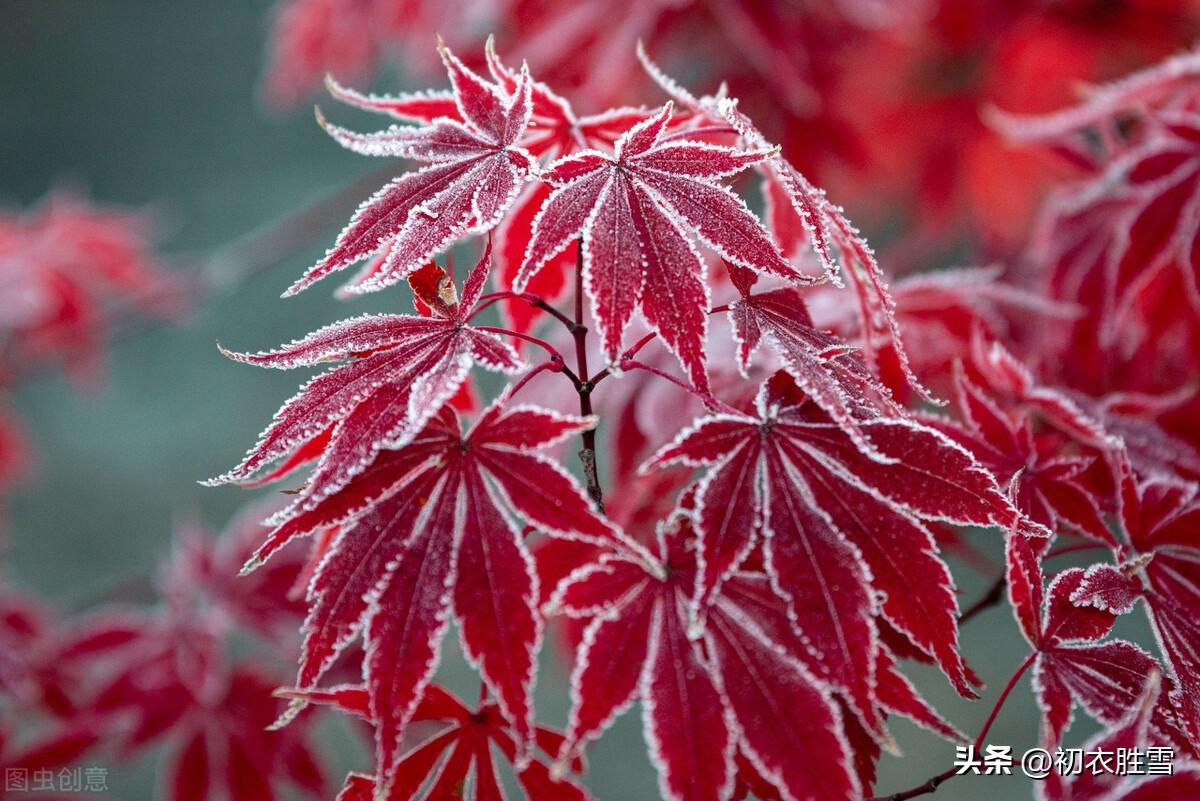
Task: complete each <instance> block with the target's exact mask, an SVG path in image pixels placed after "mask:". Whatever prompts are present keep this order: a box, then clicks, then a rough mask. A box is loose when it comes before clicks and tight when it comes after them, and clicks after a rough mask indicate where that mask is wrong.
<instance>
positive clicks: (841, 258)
mask: <svg viewBox="0 0 1200 801" xmlns="http://www.w3.org/2000/svg"><path fill="white" fill-rule="evenodd" d="M638 57H639V58H640V59H641V61H642V65H643V66H644V67H645V68H646V70H647V71H648V72H649V74H650V76H651V77H652V78H653V79H654V80H655V82H656V83H657V84H658V85H659V87H660V88H662V89H663V91H665V92H666V93H667V94H668V95H670V96H671V97H673V98H674V99H675V100H676V101H678V102H679V103H680V104H681V105H683V106H684V107H686V108H688V109H690V110H691V111H692V112H693V113H695V114H696V115H697V116H698V117H700V118H702V119H707V120H710V121H712V122H713V123H714V124H718V125H724V126H728V127H731V128H732V129H733V130H734V131H735V132H736V133H737V134H738V136H739V138H740V140H741V141H742V142H743V143H744V145H745V146H746V147H749V148H752V149H754V150H759V151H763V152H764V154H765V157H764V158H763V159H761V160H760V162H759V163H758V164H757V165H756V169H757V170H758V171H759V172H760V173H761V174H762V175H763V178H764V188H765V189H764V191H765V193H766V198H767V210H766V217H767V219H768V221H770V222H771V228H772V230H773V232H774V234H775V236H776V237H777V239H778V240H779V241H781V242H785V243H788V244H789V251H790V250H793V249H794V248H793V247H791V246H792V245H794V244H795V243H798V242H800V241H804V240H807V241H808V242H809V244H810V246H811V248H812V251H813V253H814V254H815V255H816V257H817V261H818V262H819V264H820V265H821V268H822V270H823V272H824V274H825V277H826V278H827V279H828V280H829V281H830V282H832V283H833V284H834V285H836V286H842V280H841V278H842V276H843V275H844V276H845V277H846V278H848V279H849V281H850V283H851V286H852V287H853V289H854V292H855V297H856V300H857V305H858V312H859V314H858V316H859V332H858V333H859V336H860V338H861V340H862V342H861V346H862V349H863V353H864V356H865V360H866V362H867V365H868V366H869V367H871V368H872V369H873V370H874V371H875V372H876V373H878V359H879V354H880V353H881V352H882V351H883V350H884V349H885V348H886V350H887V352H888V353H889V354H890V355H891V356H892V357H893V358H894V359H895V362H896V366H897V367H898V369H899V371H900V374H901V377H902V378H903V380H904V382H905V383H906V384H907V386H908V387H909V388H911V389H912V390H914V391H915V392H916V393H917V394H918V395H920V396H921V397H922V398H924V399H926V400H928V401H930V402H933V403H936V402H937V401H936V400H935V399H934V398H933V397H932V396H931V395H930V394H929V392H928V390H926V389H925V387H924V386H923V385H922V384H921V382H920V381H919V380H918V379H917V377H916V375H915V374H914V373H913V371H912V368H911V367H910V365H909V361H908V354H907V351H906V350H905V348H904V344H903V342H902V341H901V339H900V327H899V324H898V323H897V321H896V303H895V300H894V299H893V298H892V296H891V295H890V294H889V292H888V289H887V282H886V280H885V278H884V275H883V271H882V270H881V269H880V267H879V263H878V262H877V261H876V259H875V254H874V251H872V250H871V247H870V245H868V244H867V242H866V240H865V239H863V237H862V235H861V234H859V232H858V229H856V228H855V227H854V225H853V224H852V223H851V222H850V221H849V220H848V219H847V218H846V216H845V214H844V213H843V211H842V209H841V208H839V207H838V206H835V205H834V204H832V203H830V202H829V200H828V199H827V198H826V197H825V193H824V191H822V190H820V189H818V188H817V187H815V186H814V185H813V184H812V183H811V182H810V181H809V180H808V179H807V178H806V177H805V176H804V175H803V174H802V173H801V172H800V171H799V170H797V169H796V168H795V166H793V165H792V164H791V163H790V162H789V161H788V160H787V159H785V158H784V157H783V155H782V153H781V149H780V148H779V147H778V146H776V145H773V144H772V143H771V142H770V140H768V139H767V137H766V136H764V135H763V133H762V132H761V131H759V129H758V128H757V127H756V126H755V125H754V123H753V122H752V121H751V119H750V118H749V117H748V116H747V115H746V114H744V113H742V112H741V111H740V110H739V109H738V102H737V100H735V99H732V98H729V97H725V96H724V94H723V93H721V94H719V95H718V96H716V97H703V98H696V97H695V96H694V95H692V94H691V93H690V92H688V91H687V90H686V89H684V88H683V87H682V86H680V85H679V84H678V83H677V82H676V81H674V80H672V79H671V78H670V77H668V76H667V75H666V74H665V73H664V72H663V71H662V70H661V69H659V68H658V66H657V65H655V64H654V63H653V62H652V61H651V60H650V58H649V56H647V55H646V53H645V51H644V50H643V49H641V48H639V50H638ZM797 223H799V227H800V230H799V231H797ZM722 255H724V254H722ZM739 266H743V267H750V268H751V269H756V270H759V269H760V268H758V267H755V265H753V264H742V263H739ZM784 275H787V274H786V273H784ZM808 281H809V282H815V281H813V279H811V278H809V279H808Z"/></svg>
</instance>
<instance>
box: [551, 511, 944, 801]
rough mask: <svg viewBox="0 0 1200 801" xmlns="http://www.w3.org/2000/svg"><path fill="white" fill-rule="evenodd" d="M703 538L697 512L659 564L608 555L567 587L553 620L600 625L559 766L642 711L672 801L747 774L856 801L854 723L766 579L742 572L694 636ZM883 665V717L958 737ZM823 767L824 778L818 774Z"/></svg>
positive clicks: (796, 790) (718, 794)
mask: <svg viewBox="0 0 1200 801" xmlns="http://www.w3.org/2000/svg"><path fill="white" fill-rule="evenodd" d="M692 529H693V524H692V520H691V518H690V514H689V513H687V512H682V511H681V512H676V513H675V514H674V515H673V516H672V517H671V518H670V520H669V521H668V522H667V523H666V524H664V525H662V526H660V528H659V532H658V544H657V548H656V550H657V554H658V559H656V560H655V562H653V563H651V564H650V565H649V566H648V565H647V564H646V563H645V562H640V561H636V560H633V559H630V558H628V557H625V556H621V555H614V554H609V555H606V556H603V557H601V558H600V559H599V560H596V561H595V562H593V563H591V564H588V565H585V566H583V567H581V568H579V569H577V570H576V571H574V573H572V574H571V575H570V576H568V577H567V578H566V579H565V580H564V581H563V582H561V583H560V585H559V586H558V588H557V589H556V591H555V594H554V596H553V598H552V599H551V601H550V603H549V605H548V607H547V608H548V610H550V611H561V612H563V613H565V614H567V615H569V616H571V617H576V618H584V619H589V620H590V623H589V624H588V626H587V629H586V630H585V633H584V636H583V640H582V643H581V645H580V648H579V653H578V655H577V658H576V663H575V670H574V673H573V674H572V678H571V687H572V698H573V700H574V704H573V708H572V711H571V717H570V721H569V723H568V729H567V734H566V741H565V742H564V743H563V747H562V749H561V751H560V752H559V755H558V757H559V760H560V761H565V760H569V759H572V758H575V757H577V756H579V754H580V753H582V750H583V748H584V746H585V745H586V744H587V743H588V742H589V741H590V740H592V739H594V738H596V737H597V736H599V735H600V734H601V733H602V732H603V730H604V729H606V728H607V727H608V726H609V725H611V723H612V721H613V719H614V718H615V717H616V716H617V715H619V714H620V713H621V712H622V711H624V710H625V709H626V708H628V706H629V705H630V704H632V703H633V702H634V701H635V700H640V701H641V703H642V706H643V720H644V727H645V733H646V740H647V742H648V743H649V744H650V753H651V758H652V759H653V760H654V762H655V765H656V767H657V768H658V771H659V785H660V788H661V790H662V793H663V795H664V797H667V798H670V799H678V800H680V801H682V800H683V799H687V800H688V801H699V799H720V798H725V797H727V795H728V793H729V792H730V790H731V789H732V788H733V783H734V779H735V775H738V776H740V777H741V778H742V779H743V780H744V781H747V782H749V783H750V784H751V785H755V786H758V785H761V786H765V787H771V788H774V789H775V790H777V791H779V792H781V793H782V794H783V796H782V797H786V798H822V799H838V798H846V799H850V798H854V799H857V798H859V797H860V795H859V784H858V780H857V776H856V774H855V770H854V768H853V767H851V764H850V760H851V749H850V745H849V744H848V743H847V741H846V738H845V735H844V733H843V726H844V725H846V721H845V720H844V719H843V716H842V715H841V714H840V712H839V711H838V706H837V704H835V702H834V698H833V696H832V695H831V692H830V687H829V685H828V684H827V683H826V682H825V681H823V680H822V678H820V676H819V674H818V673H817V670H819V669H820V668H819V667H816V666H819V664H820V659H819V657H817V656H816V655H815V654H814V652H813V651H812V649H811V647H810V645H809V644H807V643H806V642H805V641H803V640H802V639H801V637H800V636H799V635H798V634H796V632H795V631H794V628H793V626H792V623H791V621H790V620H789V618H788V614H787V611H786V607H785V606H784V605H783V604H782V603H781V601H780V599H779V597H778V596H777V595H776V594H775V593H774V592H773V591H772V590H771V588H770V587H769V584H768V579H767V577H766V576H764V575H762V574H757V573H747V572H741V573H735V574H731V575H730V576H729V577H728V579H727V581H726V583H725V585H724V587H723V590H722V594H721V595H720V596H719V597H717V598H715V599H713V600H712V606H711V607H710V608H709V609H708V611H707V615H706V625H705V629H704V631H703V633H702V634H701V635H700V636H699V637H694V636H689V631H688V629H689V627H690V626H691V623H690V620H691V618H692V615H691V614H690V613H689V608H690V606H691V597H692V595H693V592H694V585H695V583H696V579H697V558H698V554H697V550H696V545H695V542H694V541H693V539H692ZM880 657H881V659H884V660H887V661H886V662H884V663H881V664H882V668H881V670H880V675H881V677H886V678H883V679H881V681H880V688H881V689H880V699H881V703H882V705H883V706H884V707H886V708H889V709H892V710H893V711H898V712H900V713H901V714H906V715H910V716H912V717H914V719H918V720H919V721H920V722H922V723H924V724H925V725H930V726H933V727H934V728H937V729H938V730H940V731H942V732H943V733H952V732H953V729H952V728H950V727H949V726H948V725H946V724H945V723H944V722H943V721H941V719H940V718H939V717H938V716H937V714H936V713H935V712H933V711H932V710H931V709H929V708H928V706H926V705H925V704H924V702H923V701H921V700H920V699H919V697H918V696H916V694H915V691H913V690H912V687H911V685H909V684H908V682H907V680H906V679H904V678H903V677H901V676H900V675H899V674H898V673H896V672H895V671H894V670H893V668H892V665H893V664H894V662H893V661H892V660H891V657H890V655H888V654H887V653H886V652H885V651H882V650H881V651H880ZM798 710H803V712H802V713H801V712H798ZM739 749H740V751H741V755H740V756H738V758H737V759H735V754H736V753H737V751H738V750H739ZM814 759H815V760H818V761H819V763H820V764H821V765H822V770H820V771H813V770H811V769H809V768H808V767H807V766H808V765H811V764H812V762H811V761H810V760H814ZM765 797H773V796H771V795H768V796H765ZM774 797H778V796H774Z"/></svg>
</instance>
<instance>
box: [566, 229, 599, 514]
mask: <svg viewBox="0 0 1200 801" xmlns="http://www.w3.org/2000/svg"><path fill="white" fill-rule="evenodd" d="M575 248H576V255H575V319H574V320H573V321H572V327H571V335H572V336H573V337H574V338H575V369H576V373H577V374H578V376H577V377H578V379H579V383H578V385H577V386H576V388H575V391H576V392H577V393H578V394H579V413H580V414H581V415H583V416H584V417H590V416H591V414H592V390H593V389H594V388H595V384H593V383H592V382H591V380H590V379H589V378H588V364H587V335H588V329H587V326H586V325H584V324H583V240H579V241H577V242H576V243H575ZM580 437H581V439H582V440H583V447H582V448H581V449H580V451H579V461H580V462H582V463H583V477H584V480H585V481H586V483H587V491H588V495H589V496H591V498H592V500H593V501H595V502H596V506H598V507H599V508H600V511H601V512H603V511H604V491H603V490H602V489H601V488H600V465H599V464H598V463H597V461H596V429H595V428H594V427H593V428H590V429H588V430H587V431H584V432H583V433H582V434H581V435H580Z"/></svg>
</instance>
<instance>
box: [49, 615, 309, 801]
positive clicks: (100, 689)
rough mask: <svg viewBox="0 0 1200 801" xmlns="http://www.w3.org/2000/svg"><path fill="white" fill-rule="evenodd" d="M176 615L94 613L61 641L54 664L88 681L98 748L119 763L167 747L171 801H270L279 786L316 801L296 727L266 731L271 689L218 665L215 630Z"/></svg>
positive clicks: (245, 671)
mask: <svg viewBox="0 0 1200 801" xmlns="http://www.w3.org/2000/svg"><path fill="white" fill-rule="evenodd" d="M184 612H185V610H168V611H167V612H165V613H163V614H158V613H151V612H138V613H134V614H105V613H98V614H96V615H95V616H93V617H92V618H91V619H88V620H86V621H84V623H83V624H82V625H80V626H79V628H78V629H77V630H76V631H75V632H73V633H72V634H71V636H70V637H69V638H67V639H66V641H65V642H64V644H63V647H62V650H61V651H60V653H59V658H60V659H61V660H63V661H64V662H65V663H67V664H80V665H82V666H84V670H85V671H86V673H87V674H88V675H89V677H90V678H89V696H88V698H87V700H86V701H85V703H83V704H81V709H82V710H84V711H85V713H86V715H87V716H89V717H90V718H91V719H94V720H96V721H98V726H99V728H100V730H101V731H102V732H104V735H103V739H104V741H105V742H106V743H109V744H112V745H115V746H117V747H118V748H119V755H121V756H122V757H129V756H132V755H134V754H136V753H138V752H139V751H141V750H143V749H145V748H147V747H150V746H152V745H153V744H154V743H156V742H158V741H160V740H165V741H167V742H168V743H169V744H170V755H169V757H168V761H169V767H168V769H167V771H166V774H167V777H168V778H167V787H166V788H165V789H164V795H165V796H166V797H168V798H170V799H172V801H204V800H205V799H209V798H214V799H215V798H219V797H223V795H222V794H223V793H226V794H228V795H229V796H230V797H234V798H238V797H252V798H272V797H274V796H275V793H276V790H277V788H279V787H280V786H281V785H282V784H283V782H284V780H287V781H288V782H290V783H291V784H293V785H295V786H296V787H298V788H299V789H300V790H302V791H303V792H304V793H305V794H306V795H308V796H312V797H319V796H320V795H321V794H322V792H323V790H324V778H323V776H322V773H321V769H320V766H319V765H318V763H317V760H316V758H315V756H314V755H313V753H312V751H311V749H310V747H309V745H308V743H307V740H306V736H305V735H306V726H305V725H298V726H296V727H295V728H294V730H289V731H286V732H275V731H268V726H269V725H270V724H271V722H272V721H273V720H274V719H275V717H276V713H277V710H276V704H275V702H274V701H273V700H272V698H271V690H272V687H274V686H275V681H274V680H273V679H272V678H270V677H268V676H267V675H266V674H265V673H264V672H263V671H262V670H261V669H260V668H258V667H256V666H253V665H252V664H249V663H245V664H237V665H232V664H230V663H228V662H227V661H226V660H225V659H224V658H223V655H222V654H221V635H222V632H221V631H220V630H219V627H217V626H215V625H214V624H213V622H212V621H211V620H203V619H196V618H194V617H191V616H190V615H188V614H186V613H184ZM180 613H183V614H180ZM306 722H307V721H303V722H302V723H306ZM222 788H223V789H222Z"/></svg>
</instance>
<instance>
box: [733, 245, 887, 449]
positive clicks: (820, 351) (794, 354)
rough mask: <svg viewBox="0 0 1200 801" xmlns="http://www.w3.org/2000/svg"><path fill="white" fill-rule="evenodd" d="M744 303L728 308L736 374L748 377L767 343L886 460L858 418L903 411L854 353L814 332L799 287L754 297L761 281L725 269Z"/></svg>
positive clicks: (857, 439)
mask: <svg viewBox="0 0 1200 801" xmlns="http://www.w3.org/2000/svg"><path fill="white" fill-rule="evenodd" d="M726 266H727V267H728V269H729V276H730V279H731V280H732V281H733V284H734V286H735V287H736V288H737V290H738V292H739V294H740V295H741V297H739V298H738V299H737V300H736V301H734V302H733V303H731V304H729V317H730V320H731V322H732V323H733V328H732V333H733V338H734V340H735V342H736V343H737V347H738V352H737V362H738V369H739V371H740V372H741V374H742V376H743V377H745V376H747V375H748V372H747V370H748V368H749V365H750V358H751V356H752V355H753V354H754V351H755V350H757V348H758V346H759V344H760V343H761V342H762V341H763V340H764V339H765V340H766V341H767V342H768V344H769V345H770V346H771V348H772V350H774V351H775V352H776V353H777V354H778V355H779V358H780V359H781V360H782V361H783V364H784V369H786V370H787V372H788V374H789V375H790V376H791V377H792V378H793V379H794V380H795V381H796V383H797V384H798V385H799V386H800V388H801V389H803V390H804V392H805V393H807V394H808V395H809V396H810V397H811V398H812V399H813V400H814V401H815V402H816V403H817V404H818V405H819V406H820V407H821V408H822V409H823V410H824V411H825V412H826V413H827V414H828V415H829V416H830V417H831V418H832V419H833V420H834V421H836V422H837V423H838V425H840V426H841V427H842V429H843V430H844V431H845V432H846V433H847V435H849V436H850V438H851V439H852V440H853V441H854V443H855V444H856V445H857V446H858V447H859V449H860V450H862V451H863V452H864V453H866V454H868V455H871V456H873V457H875V458H877V459H880V460H884V457H882V456H880V455H879V453H878V451H876V450H875V449H874V448H873V447H872V446H871V443H870V441H869V440H867V438H866V437H865V436H864V435H863V433H862V430H861V428H860V426H859V423H858V419H859V418H870V417H878V416H881V415H887V416H895V415H896V414H898V412H899V407H898V406H897V405H896V404H895V402H894V401H893V400H892V397H891V394H890V392H889V391H888V390H887V388H885V387H884V386H882V385H881V384H880V383H879V381H878V380H877V379H876V378H875V377H874V376H873V375H872V373H871V371H870V369H869V368H868V367H867V365H866V364H865V363H864V362H863V361H862V359H861V357H860V356H859V354H858V353H856V349H855V348H853V347H852V346H851V345H849V344H848V343H845V342H843V341H841V340H839V339H838V338H837V337H835V336H833V335H832V334H830V333H828V332H824V331H820V330H818V329H817V328H815V327H814V326H813V321H812V318H811V317H810V316H809V313H808V308H807V306H806V305H805V303H804V298H803V296H802V295H801V294H800V292H799V290H797V289H796V288H795V287H784V288H781V289H773V290H770V291H767V292H760V293H757V294H755V293H752V292H751V289H752V288H753V286H754V283H755V282H756V281H757V276H756V275H755V274H754V273H752V272H751V271H749V270H746V269H744V268H742V267H738V266H737V265H733V264H727V265H726Z"/></svg>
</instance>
